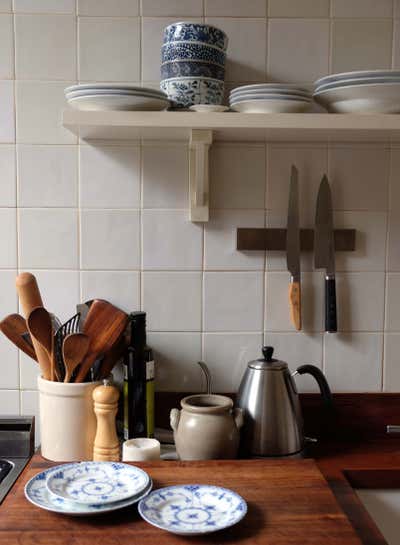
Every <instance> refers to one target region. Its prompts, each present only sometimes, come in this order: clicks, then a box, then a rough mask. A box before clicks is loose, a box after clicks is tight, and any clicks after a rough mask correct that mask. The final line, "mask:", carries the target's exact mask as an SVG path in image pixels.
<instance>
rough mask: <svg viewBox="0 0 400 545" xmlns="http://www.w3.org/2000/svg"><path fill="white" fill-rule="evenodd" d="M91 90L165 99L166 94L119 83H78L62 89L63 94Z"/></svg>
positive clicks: (149, 88) (150, 88)
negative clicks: (129, 93)
mask: <svg viewBox="0 0 400 545" xmlns="http://www.w3.org/2000/svg"><path fill="white" fill-rule="evenodd" d="M92 89H98V90H99V89H103V90H108V89H109V90H114V91H138V92H141V93H145V94H147V93H150V94H154V93H155V94H156V95H160V96H162V97H166V94H165V93H164V92H163V91H160V89H153V88H152V87H139V86H138V85H124V84H119V83H80V84H78V85H70V86H69V87H66V88H65V89H64V93H71V92H73V91H87V90H92Z"/></svg>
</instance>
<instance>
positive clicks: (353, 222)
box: [333, 211, 387, 271]
mask: <svg viewBox="0 0 400 545" xmlns="http://www.w3.org/2000/svg"><path fill="white" fill-rule="evenodd" d="M333 221H334V225H335V228H336V229H355V230H356V241H355V250H354V252H337V253H336V269H337V270H338V271H383V270H385V253H386V252H385V244H384V240H385V237H386V225H387V214H386V213H385V212H358V211H355V212H348V211H347V212H336V213H334V218H333Z"/></svg>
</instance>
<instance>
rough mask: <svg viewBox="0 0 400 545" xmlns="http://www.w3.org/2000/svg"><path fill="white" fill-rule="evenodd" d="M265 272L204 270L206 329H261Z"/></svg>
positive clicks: (204, 319)
mask: <svg viewBox="0 0 400 545" xmlns="http://www.w3.org/2000/svg"><path fill="white" fill-rule="evenodd" d="M263 284H264V282H263V273H261V272H206V273H204V295H203V306H204V314H203V327H204V331H261V330H262V323H263V317H262V309H263V294H264V285H263Z"/></svg>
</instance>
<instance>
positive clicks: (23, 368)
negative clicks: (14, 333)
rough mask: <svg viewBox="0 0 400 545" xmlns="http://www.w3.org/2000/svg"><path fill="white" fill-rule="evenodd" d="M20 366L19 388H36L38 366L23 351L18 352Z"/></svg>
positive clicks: (38, 372)
mask: <svg viewBox="0 0 400 545" xmlns="http://www.w3.org/2000/svg"><path fill="white" fill-rule="evenodd" d="M19 367H20V388H21V390H36V389H37V378H38V376H39V374H40V367H39V366H38V364H37V362H36V361H34V360H32V359H31V358H30V357H29V356H27V355H26V354H24V353H23V352H20V353H19Z"/></svg>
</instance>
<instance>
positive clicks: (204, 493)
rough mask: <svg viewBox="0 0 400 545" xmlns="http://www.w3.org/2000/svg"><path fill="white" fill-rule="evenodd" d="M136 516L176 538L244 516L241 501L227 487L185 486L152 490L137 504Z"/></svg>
mask: <svg viewBox="0 0 400 545" xmlns="http://www.w3.org/2000/svg"><path fill="white" fill-rule="evenodd" d="M138 508H139V513H140V514H141V516H142V517H143V518H144V519H145V520H146V521H147V522H149V523H150V524H152V525H153V526H157V528H161V529H162V530H167V531H169V532H172V533H174V534H180V535H201V534H208V533H210V532H216V531H217V530H223V529H225V528H229V526H233V525H234V524H236V523H237V522H239V521H240V520H241V519H242V518H243V517H244V516H245V515H246V513H247V504H246V502H245V501H244V499H243V498H242V497H241V496H239V494H236V492H233V491H232V490H228V489H227V488H221V487H219V486H211V485H200V484H187V485H180V486H168V487H166V488H160V489H159V490H154V491H153V492H152V493H151V494H149V495H148V496H147V497H146V498H143V499H142V500H141V501H140V503H139V506H138Z"/></svg>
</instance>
